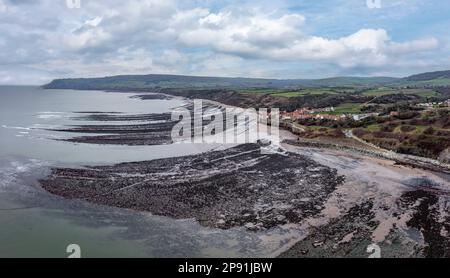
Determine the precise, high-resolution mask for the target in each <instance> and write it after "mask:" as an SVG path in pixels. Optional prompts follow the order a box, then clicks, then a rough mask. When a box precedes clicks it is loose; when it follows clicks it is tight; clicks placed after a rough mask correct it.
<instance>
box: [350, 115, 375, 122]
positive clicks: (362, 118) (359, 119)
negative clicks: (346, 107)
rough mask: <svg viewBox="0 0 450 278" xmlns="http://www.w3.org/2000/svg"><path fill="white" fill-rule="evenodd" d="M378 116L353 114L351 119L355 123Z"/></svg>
mask: <svg viewBox="0 0 450 278" xmlns="http://www.w3.org/2000/svg"><path fill="white" fill-rule="evenodd" d="M378 115H380V114H379V113H367V114H354V115H352V118H353V120H355V121H361V120H364V119H365V118H369V117H377V116H378Z"/></svg>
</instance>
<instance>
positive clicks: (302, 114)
mask: <svg viewBox="0 0 450 278" xmlns="http://www.w3.org/2000/svg"><path fill="white" fill-rule="evenodd" d="M414 106H416V107H420V108H424V109H425V110H433V109H435V108H446V107H450V99H447V100H446V101H442V102H425V103H418V104H416V105H414ZM399 114H400V112H399V111H391V112H390V113H388V114H386V115H384V116H386V117H395V116H398V115H399ZM280 116H281V120H282V121H297V120H304V119H316V120H332V121H339V120H348V119H352V120H354V121H357V122H358V121H361V120H363V119H366V118H368V117H378V116H381V113H377V112H372V113H337V112H336V109H335V107H326V108H310V107H305V108H298V109H297V110H295V111H293V112H288V111H281V112H280Z"/></svg>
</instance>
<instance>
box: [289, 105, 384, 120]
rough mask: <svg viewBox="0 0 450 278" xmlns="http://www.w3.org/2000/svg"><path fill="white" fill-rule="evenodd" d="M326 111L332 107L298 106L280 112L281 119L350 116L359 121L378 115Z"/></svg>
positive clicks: (337, 118)
mask: <svg viewBox="0 0 450 278" xmlns="http://www.w3.org/2000/svg"><path fill="white" fill-rule="evenodd" d="M327 112H334V107H329V108H322V109H311V108H300V109H297V110H295V111H293V112H286V111H284V112H281V119H282V120H287V121H288V120H299V119H318V120H324V119H327V120H334V121H339V120H345V119H348V118H352V119H353V120H355V121H360V120H362V119H365V118H367V117H371V116H378V115H379V114H378V113H367V114H330V113H327Z"/></svg>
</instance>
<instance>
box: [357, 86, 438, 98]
mask: <svg viewBox="0 0 450 278" xmlns="http://www.w3.org/2000/svg"><path fill="white" fill-rule="evenodd" d="M395 94H407V95H416V96H420V97H424V98H428V97H435V96H438V95H439V94H438V93H437V92H435V91H433V90H430V89H394V88H386V87H382V88H377V89H372V90H369V91H365V92H364V93H363V95H364V96H370V97H380V96H386V95H395Z"/></svg>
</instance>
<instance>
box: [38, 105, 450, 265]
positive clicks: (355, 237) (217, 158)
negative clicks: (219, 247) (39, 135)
mask: <svg viewBox="0 0 450 278" xmlns="http://www.w3.org/2000/svg"><path fill="white" fill-rule="evenodd" d="M205 102H211V103H217V102H214V101H210V100H205ZM219 104H220V106H221V107H222V108H223V107H227V105H226V104H221V103H219ZM108 117H109V116H108ZM280 135H281V137H282V139H283V140H287V141H284V144H283V146H284V147H285V148H286V149H287V150H288V156H287V157H285V156H282V155H279V154H272V155H270V157H271V159H268V158H267V155H266V156H264V155H256V154H255V153H253V154H250V153H247V151H248V150H247V151H246V150H244V149H245V148H248V147H249V146H246V145H239V146H237V147H234V148H231V149H226V150H222V151H217V152H214V151H213V152H211V151H210V152H205V153H202V154H199V155H196V156H184V157H180V158H169V159H159V160H151V161H142V162H133V163H121V164H117V165H111V166H103V167H88V168H87V169H67V168H66V169H64V168H54V169H53V173H52V175H50V176H49V177H48V178H47V179H45V180H43V181H41V183H42V184H43V187H44V188H45V189H46V190H47V192H50V193H52V194H55V195H58V196H63V197H64V198H68V199H72V198H76V199H82V200H85V201H88V202H92V203H96V204H102V205H108V206H113V207H119V208H130V209H133V210H135V211H142V210H144V211H151V212H152V213H153V212H155V211H156V214H158V213H159V214H161V215H164V216H169V217H172V218H174V219H186V218H195V219H196V220H197V221H198V222H199V223H201V224H202V225H205V226H207V227H213V228H219V229H229V228H232V227H244V228H246V229H247V230H249V231H259V230H261V229H263V230H265V229H272V228H274V227H280V226H286V225H287V226H289V225H296V226H297V227H303V228H304V229H305V230H308V231H309V232H308V233H306V234H305V235H298V236H301V238H296V239H295V240H293V241H292V242H291V243H290V244H289V245H291V246H290V247H289V248H285V250H284V251H285V252H283V253H281V254H279V256H281V257H284V256H287V257H315V256H325V255H326V256H330V257H339V256H357V257H364V256H365V255H366V253H365V247H367V246H368V244H370V243H372V242H377V243H379V244H380V245H382V246H383V248H384V249H386V250H388V251H387V254H388V255H389V256H405V257H406V255H405V254H410V256H427V254H428V253H427V252H428V251H427V249H426V246H427V244H435V243H434V242H436V240H437V239H439V237H441V238H440V239H439V241H441V242H444V247H443V248H441V247H440V246H437V245H433V246H432V250H433V251H435V252H437V253H436V254H438V255H439V256H445V257H448V256H450V251H449V250H450V246H448V247H447V245H445V244H447V243H448V242H450V240H449V237H448V236H446V235H445V234H444V235H440V234H439V233H437V232H436V231H435V230H434V228H433V227H435V226H436V227H441V229H443V230H445V229H448V228H446V226H443V225H442V223H441V221H440V219H447V218H448V220H446V221H450V218H449V216H448V215H447V213H446V212H445V211H446V210H445V204H446V203H447V202H448V200H447V199H448V197H449V195H448V194H447V193H448V191H449V188H448V187H450V183H449V179H448V177H446V176H445V175H446V174H445V173H443V175H444V176H443V177H438V176H436V174H435V173H433V172H428V171H425V170H422V169H421V168H415V167H411V165H405V163H398V162H395V161H394V160H393V159H388V158H386V157H383V156H381V155H375V154H376V149H375V148H374V149H373V150H372V149H371V148H370V146H367V145H364V144H362V143H361V142H357V141H356V140H354V139H351V138H339V139H338V140H339V143H341V144H335V143H336V140H334V143H332V142H325V141H322V142H303V143H301V142H300V143H299V145H298V146H296V142H295V138H296V136H295V135H294V134H293V133H291V132H290V131H288V130H281V132H280ZM289 140H294V142H292V141H289ZM322 140H323V139H322ZM289 143H291V144H289ZM301 144H304V145H303V146H301ZM305 146H307V148H305ZM311 147H314V149H311ZM242 148H244V149H242ZM251 148H253V147H251ZM230 152H231V153H233V152H236V155H234V154H231V153H230ZM224 157H225V158H227V157H230V158H231V159H230V160H231V161H226V160H227V159H225V160H224V159H223V158H224ZM275 158H276V159H275ZM272 159H274V161H275V162H276V163H275V162H273V163H270V162H269V161H271V160H272ZM193 162H198V163H193ZM230 162H232V163H230ZM223 163H225V164H223ZM304 163H306V164H304ZM159 164H161V165H159ZM274 164H275V165H274ZM307 164H308V165H307ZM158 165H159V166H158ZM316 166H317V167H319V168H321V169H322V170H320V171H319V170H317V169H315V168H317V167H316ZM211 167H212V168H211ZM274 167H275V168H276V169H275V168H274ZM326 169H328V170H326ZM104 171H106V173H105V172H104ZM160 171H162V172H160ZM298 171H299V172H298ZM316 171H318V172H316ZM323 171H337V172H334V174H331V175H328V174H324V175H323V174H322V175H320V174H319V172H320V173H321V172H323ZM278 172H280V173H282V175H281V176H279V175H278ZM163 173H167V174H165V175H162V174H163ZM323 173H325V172H323ZM332 177H333V178H332ZM340 177H344V180H343V181H340V180H339V178H340ZM305 179H306V180H308V179H313V180H314V179H316V180H315V181H316V182H312V181H309V182H307V183H306V184H308V185H309V187H311V188H309V187H306V186H305V184H304V183H303V182H304V181H305ZM160 181H164V182H160ZM317 181H320V182H317ZM166 182H168V183H169V185H167V184H166ZM328 182H334V185H332V186H331V187H327V186H325V185H326V184H327V183H328ZM230 184H231V185H238V187H236V188H234V187H228V185H230ZM274 184H275V185H276V186H273V185H274ZM299 184H300V185H301V186H300V187H299V188H300V189H301V191H296V190H297V189H299V188H297V189H295V188H296V185H299ZM111 185H112V187H113V188H112V189H113V190H112V191H110V189H111ZM242 186H243V187H242ZM324 186H325V187H324ZM247 187H248V188H247ZM316 187H317V188H316ZM250 189H251V190H250ZM249 190H250V191H249ZM252 190H255V191H252ZM291 190H294V191H291ZM311 190H317V191H311ZM151 192H153V193H152V194H150V193H151ZM155 192H156V193H158V192H159V194H156V193H155ZM169 192H171V194H169ZM293 192H294V194H300V195H301V196H300V195H299V196H300V197H299V198H294V199H295V200H296V201H295V202H294V203H291V202H290V200H291V199H292V198H293V197H292V196H293V195H292V194H293ZM217 194H218V195H217ZM302 194H307V195H308V194H309V195H308V196H306V197H305V196H303V195H302ZM186 196H188V197H187V198H186ZM230 196H234V197H232V198H230ZM258 196H259V197H258ZM263 196H269V197H270V198H263ZM280 196H283V197H280ZM318 196H319V197H320V198H318ZM225 197H226V198H225ZM257 197H258V198H257ZM261 198H263V199H261ZM280 198H281V199H280ZM316 198H317V199H316ZM229 199H231V200H229ZM260 199H261V200H264V201H263V202H262V203H260V202H261V201H260ZM275 201H276V202H275ZM292 201H293V200H292ZM179 202H181V203H179ZM274 202H275V203H274ZM277 202H278V203H277ZM296 202H297V203H296ZM178 203H179V204H180V205H177V204H178ZM417 203H424V205H423V206H421V207H420V206H419V207H417ZM168 204H169V205H168ZM267 204H270V205H269V206H268V207H266V206H265V205H267ZM177 207H179V208H182V210H177V209H176V208H177ZM236 210H238V211H236ZM239 210H241V211H239ZM431 210H432V211H434V212H433V213H428V214H426V215H424V214H423V211H431ZM436 211H437V212H436ZM413 222H414V223H413ZM396 223H400V226H396ZM428 223H432V225H433V226H427V225H428ZM303 228H302V229H303ZM416 230H418V231H419V233H422V238H423V243H422V242H420V241H416V240H414V239H413V238H412V237H411V236H410V235H409V233H412V232H414V233H415V231H416ZM422 231H423V232H422ZM399 240H401V241H406V242H408V246H407V247H403V246H402V245H401V244H398V241H399ZM338 247H339V248H338ZM405 248H406V249H405ZM414 250H416V251H415V252H416V253H411V252H413V251H414ZM417 250H419V251H417ZM436 250H437V251H436Z"/></svg>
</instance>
